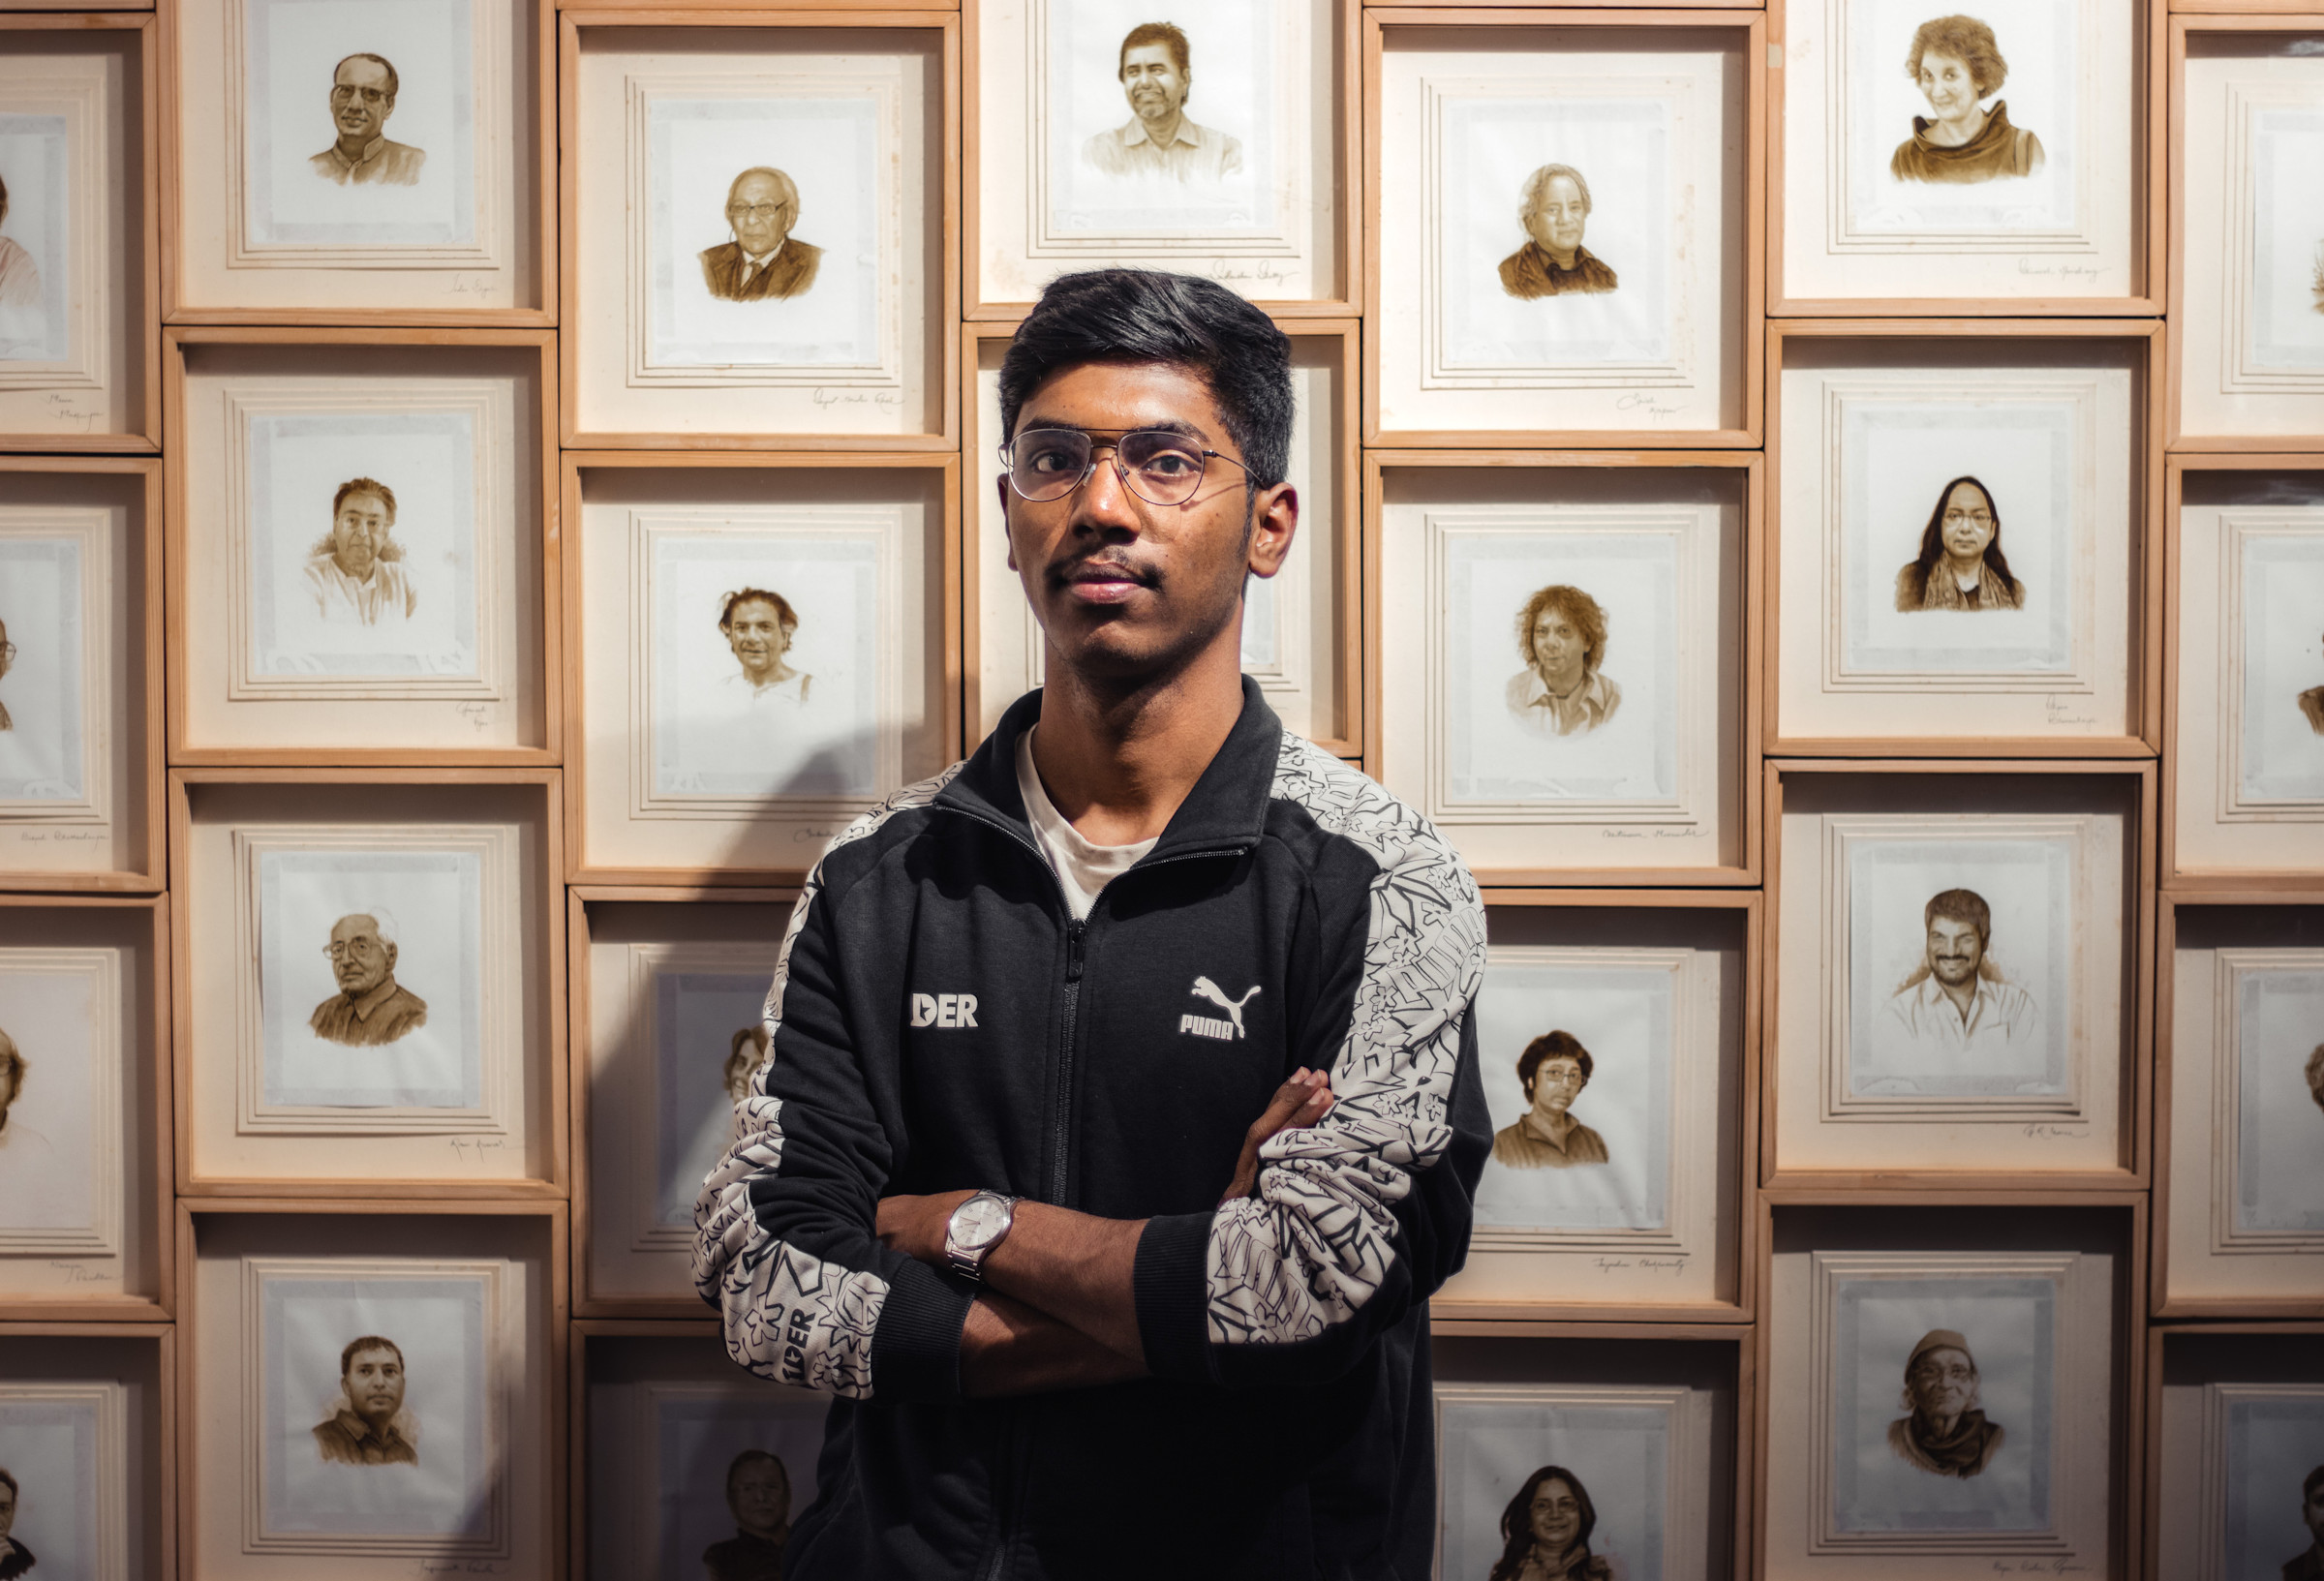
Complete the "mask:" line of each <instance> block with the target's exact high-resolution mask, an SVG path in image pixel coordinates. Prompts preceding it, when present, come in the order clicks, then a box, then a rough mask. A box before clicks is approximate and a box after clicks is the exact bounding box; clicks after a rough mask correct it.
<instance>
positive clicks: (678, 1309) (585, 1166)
mask: <svg viewBox="0 0 2324 1581" xmlns="http://www.w3.org/2000/svg"><path fill="white" fill-rule="evenodd" d="M798 898H799V891H798V890H796V889H702V888H686V887H649V888H630V887H614V886H610V885H604V884H575V885H573V886H572V887H571V888H570V889H568V890H566V927H565V939H566V952H567V961H566V996H567V1000H568V1003H569V1005H570V1007H571V1008H570V1010H569V1012H568V1014H567V1017H566V1020H567V1023H568V1025H569V1026H570V1028H571V1031H570V1035H569V1036H568V1037H567V1039H566V1044H567V1047H568V1049H569V1051H570V1053H569V1057H570V1062H571V1063H570V1071H569V1074H568V1075H567V1077H566V1091H567V1092H569V1093H570V1094H571V1095H572V1099H571V1103H570V1104H569V1105H568V1108H569V1109H570V1110H571V1119H570V1127H569V1137H570V1140H569V1142H568V1143H567V1147H568V1153H567V1156H568V1157H569V1158H570V1159H571V1161H572V1162H571V1176H570V1180H571V1186H572V1204H573V1213H572V1225H573V1246H572V1261H573V1268H572V1291H573V1310H574V1312H575V1313H577V1314H578V1315H580V1316H581V1317H583V1318H591V1319H625V1320H637V1319H661V1320H668V1319H679V1318H697V1317H699V1315H700V1314H701V1312H702V1310H703V1308H702V1302H701V1301H700V1299H699V1298H695V1299H677V1300H663V1299H660V1298H658V1297H655V1296H633V1295H602V1296H600V1295H598V1294H596V1293H595V1292H594V1291H593V1290H592V1289H591V1284H590V1271H589V1253H590V1236H591V1233H592V1221H593V1219H594V1216H595V1207H596V1201H595V1199H594V1197H593V1196H592V1190H593V1187H592V1182H591V1178H590V1167H589V1126H590V1105H591V1099H592V1096H593V1095H592V1094H591V1092H590V1074H591V1073H590V966H589V946H590V925H589V908H590V907H591V906H593V905H602V904H623V905H686V904H700V903H709V904H713V905H789V904H791V903H792V902H794V901H796V900H797V899H798ZM711 1331H714V1332H715V1324H714V1325H713V1326H712V1330H711ZM575 1364H576V1365H578V1364H579V1357H578V1356H576V1357H575Z"/></svg>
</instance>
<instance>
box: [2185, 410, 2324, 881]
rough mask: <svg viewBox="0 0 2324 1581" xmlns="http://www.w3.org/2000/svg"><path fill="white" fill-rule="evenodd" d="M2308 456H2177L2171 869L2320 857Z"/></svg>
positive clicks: (2320, 487)
mask: <svg viewBox="0 0 2324 1581" xmlns="http://www.w3.org/2000/svg"><path fill="white" fill-rule="evenodd" d="M2272 460H2275V461H2286V462H2290V463H2292V464H2293V466H2292V467H2290V468H2279V467H2278V466H2275V465H2272ZM2298 465H2299V458H2297V457H2282V458H2269V457H2266V456H2258V455H2253V456H2234V457H2214V458H2188V460H2186V461H2176V460H2175V461H2174V462H2173V464H2172V466H2171V469H2170V491H2169V493H2170V500H2171V507H2172V508H2173V509H2175V511H2176V512H2177V515H2178V521H2179V531H2178V532H2177V534H2176V535H2175V537H2174V539H2173V543H2172V550H2173V554H2174V557H2175V560H2176V566H2175V570H2176V576H2175V579H2174V582H2173V588H2174V592H2175V594H2176V596H2175V600H2174V602H2173V605H2172V608H2171V611H2170V617H2169V619H2170V632H2171V654H2172V658H2171V674H2170V675H2169V677H2168V679H2167V681H2166V683H2165V684H2166V686H2167V687H2168V690H2169V704H2168V725H2167V728H2166V731H2165V736H2164V740H2165V743H2166V752H2165V756H2164V760H2163V761H2164V762H2165V764H2166V765H2168V768H2169V773H2170V775H2171V813H2170V820H2169V826H2168V830H2167V832H2166V836H2165V838H2166V854H2165V862H2166V865H2167V867H2168V868H2169V870H2170V871H2171V872H2172V873H2173V874H2174V875H2179V874H2192V873H2216V874H2218V875H2219V876H2221V877H2232V878H2233V879H2234V880H2235V881H2237V882H2244V881H2246V880H2249V881H2253V882H2256V883H2258V884H2260V885H2262V886H2265V885H2269V884H2273V883H2278V882H2281V881H2282V877H2281V875H2284V874H2289V873H2296V872H2299V871H2303V870H2307V871H2313V870H2316V869H2318V868H2324V729H2319V727H2318V726H2317V725H2315V724H2314V723H2313V722H2312V721H2311V719H2310V717H2309V716H2310V715H2311V714H2313V715H2314V716H2315V717H2316V718H2318V719H2324V623H2320V622H2316V621H2311V620H2309V618H2308V609H2309V604H2308V603H2307V601H2306V600H2307V599H2308V598H2309V597H2310V596H2311V595H2313V594H2314V593H2317V592H2319V591H2324V471H2313V470H2310V471H2300V470H2297V467H2298ZM2310 625H2314V626H2316V627H2317V629H2316V630H2315V631H2313V632H2309V631H2308V630H2307V627H2309V626H2310ZM2295 881H2296V880H2295Z"/></svg>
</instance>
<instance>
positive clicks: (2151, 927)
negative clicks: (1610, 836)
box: [1759, 758, 2157, 1289]
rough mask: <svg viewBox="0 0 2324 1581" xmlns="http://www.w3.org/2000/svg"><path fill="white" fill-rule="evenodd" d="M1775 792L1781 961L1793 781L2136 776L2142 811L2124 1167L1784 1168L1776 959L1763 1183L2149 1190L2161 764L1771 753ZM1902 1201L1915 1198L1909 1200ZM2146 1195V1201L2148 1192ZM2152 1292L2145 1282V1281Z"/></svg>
mask: <svg viewBox="0 0 2324 1581" xmlns="http://www.w3.org/2000/svg"><path fill="white" fill-rule="evenodd" d="M1765 773H1766V776H1767V789H1766V796H1765V798H1764V805H1765V807H1766V818H1767V836H1766V839H1767V847H1766V849H1767V865H1766V893H1767V895H1768V897H1769V899H1768V902H1767V906H1768V916H1767V937H1768V945H1767V949H1766V952H1765V955H1764V958H1765V959H1766V960H1768V961H1770V962H1773V961H1774V960H1776V959H1777V958H1778V956H1779V952H1780V951H1781V949H1782V943H1781V925H1782V905H1781V895H1782V890H1781V887H1780V886H1781V879H1782V872H1783V843H1784V842H1783V819H1784V786H1785V782H1786V780H1787V779H1788V777H1789V776H1790V775H1882V774H1894V775H1914V776H1916V777H1920V778H1931V779H1933V778H1939V777H1950V778H1967V777H1968V776H1971V775H2014V776H2026V775H2051V776H2088V777H2092V778H2096V779H2101V780H2103V779H2114V780H2118V781H2129V782H2132V783H2134V785H2135V787H2136V802H2137V812H2136V816H2135V818H2134V819H2132V820H2128V822H2129V827H2128V828H2126V829H2125V832H2124V843H2125V846H2126V847H2127V849H2128V854H2129V856H2130V859H2131V871H2130V873H2129V875H2128V878H2127V882H2126V883H2125V899H2126V900H2127V901H2128V902H2129V910H2130V914H2131V917H2132V919H2133V926H2134V927H2136V929H2137V932H2136V935H2135V936H2134V937H2133V938H2131V939H2130V940H2128V941H2127V943H2128V945H2129V949H2128V951H2127V954H2128V957H2129V963H2128V966H2127V968H2126V970H2125V981H2124V983H2123V985H2122V988H2123V991H2124V992H2125V995H2126V997H2127V1000H2128V1009H2127V1014H2126V1015H2125V1026H2124V1031H2125V1035H2126V1041H2127V1048H2126V1049H2123V1050H2121V1051H2119V1052H2118V1053H2117V1054H2116V1056H2115V1057H2116V1058H2117V1060H2118V1061H2119V1062H2120V1063H2119V1065H2118V1069H2120V1070H2121V1071H2122V1072H2123V1073H2124V1075H2125V1077H2126V1078H2127V1079H2125V1080H2124V1082H2123V1084H2122V1087H2121V1090H2120V1096H2119V1099H2118V1103H2119V1105H2120V1118H2119V1121H2118V1125H2119V1140H2118V1146H2117V1152H2116V1157H2117V1161H2118V1166H2117V1168H2115V1169H2113V1170H2103V1171H2079V1170H2029V1171H2005V1170H1975V1171H1938V1170H1918V1169H1902V1170H1861V1171H1846V1170H1833V1171H1824V1170H1789V1171H1787V1170H1783V1169H1781V1168H1779V1167H1778V1164H1777V1152H1776V1142H1777V1137H1776V1130H1777V1101H1778V1094H1777V1090H1776V1080H1777V1070H1778V1066H1779V1063H1780V1061H1781V1058H1782V1055H1781V1052H1780V1049H1781V1039H1782V1022H1781V1019H1780V1018H1781V1004H1780V1000H1781V996H1782V995H1781V989H1782V979H1781V977H1780V976H1779V975H1778V974H1777V972H1776V971H1775V969H1774V968H1773V966H1772V965H1771V966H1770V967H1769V969H1768V972H1767V977H1766V982H1765V984H1764V986H1763V988H1761V991H1760V994H1759V1003H1760V1011H1761V1014H1762V1015H1763V1016H1764V1018H1765V1021H1764V1024H1763V1028H1762V1031H1761V1034H1760V1036H1761V1045H1760V1047H1761V1049H1763V1050H1764V1052H1763V1055H1762V1057H1761V1059H1760V1061H1759V1070H1760V1079H1761V1081H1762V1087H1761V1092H1760V1097H1759V1103H1760V1112H1761V1114H1762V1116H1763V1119H1762V1121H1761V1124H1760V1126H1759V1179H1760V1182H1761V1185H1762V1187H1763V1188H1764V1189H1765V1190H1768V1191H1781V1192H1787V1193H1794V1194H1799V1196H1800V1198H1801V1200H1802V1201H1850V1200H1852V1199H1850V1197H1848V1196H1847V1194H1848V1193H1851V1192H1852V1193H1869V1194H1871V1195H1870V1196H1869V1197H1867V1198H1866V1200H1867V1201H1887V1200H1888V1199H1887V1198H1886V1197H1885V1196H1882V1195H1881V1194H1882V1193H1890V1192H1895V1191H1898V1190H1900V1189H1911V1190H1920V1191H1928V1192H1937V1193H1942V1194H1944V1195H1943V1196H1942V1197H1941V1198H1930V1199H1927V1200H1929V1201H1940V1200H1942V1201H1950V1200H1952V1194H1955V1193H1959V1192H1963V1191H1968V1190H1971V1189H1972V1188H1973V1189H1976V1190H1980V1191H1986V1192H2011V1193H2017V1194H2021V1195H2023V1194H2028V1193H2044V1194H2048V1195H2049V1196H2050V1197H2052V1198H2055V1199H2056V1200H2058V1201H2066V1200H2068V1199H2069V1198H2072V1199H2074V1200H2079V1195H2078V1194H2082V1193H2087V1192H2092V1191H2106V1190H2142V1191H2143V1190H2144V1188H2146V1187H2147V1186H2149V1185H2151V1184H2152V1169H2153V1163H2152V1155H2151V1153H2150V1151H2149V1145H2148V1143H2149V1139H2150V1137H2152V1135H2153V1128H2154V1113H2155V1110H2154V1104H2155V1059H2154V1052H2155V1027H2156V1019H2155V1018H2156V1009H2155V979H2156V955H2155V910H2156V893H2157V891H2156V882H2155V825H2156V794H2155V780H2156V770H2155V765H2154V764H2152V763H2110V762H2105V761H2096V762H2094V761H2091V760H2088V759H2080V760H2070V761H2054V762H2048V763H2038V762H2030V761H2028V760H2026V759H2023V758H2006V759H1989V760H1986V761H1983V762H1976V761H1959V762H1948V763H1912V762H1903V761H1899V760H1895V759H1875V760H1867V761H1860V762H1851V761H1842V760H1833V759H1824V760H1821V761H1808V760H1803V759H1798V758H1769V759H1768V760H1767V763H1766V769H1765ZM1896 1200H1897V1201H1908V1200H1918V1199H1907V1198H1904V1197H1901V1196H1900V1197H1898V1198H1897V1199H1896ZM2141 1201H2144V1198H2143V1197H2142V1198H2141ZM2141 1288H2142V1289H2143V1288H2144V1286H2143V1285H2142V1286H2141Z"/></svg>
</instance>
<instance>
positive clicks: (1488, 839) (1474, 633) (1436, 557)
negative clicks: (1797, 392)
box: [1365, 452, 1758, 883]
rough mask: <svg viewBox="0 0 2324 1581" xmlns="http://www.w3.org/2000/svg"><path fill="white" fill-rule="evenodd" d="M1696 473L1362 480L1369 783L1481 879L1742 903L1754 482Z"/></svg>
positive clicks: (1414, 456) (1750, 469)
mask: <svg viewBox="0 0 2324 1581" xmlns="http://www.w3.org/2000/svg"><path fill="white" fill-rule="evenodd" d="M1576 462H1578V463H1579V464H1578V465H1575V464H1574V463H1576ZM1680 463H1681V464H1680V466H1678V467H1672V468H1651V469H1631V468H1622V469H1616V468H1612V467H1606V466H1603V465H1598V464H1595V463H1593V462H1591V461H1589V460H1588V459H1586V458H1579V457H1569V456H1558V457H1549V456H1544V457H1542V458H1540V465H1538V466H1531V467H1524V468H1503V467H1499V466H1495V467H1493V468H1490V469H1487V468H1483V467H1479V466H1475V465H1473V464H1471V465H1464V464H1461V463H1459V462H1455V461H1453V460H1452V459H1451V458H1447V459H1446V460H1444V461H1442V462H1439V461H1437V460H1436V459H1434V458H1432V457H1431V456H1429V455H1427V454H1426V453H1422V452H1411V453H1404V454H1398V453H1394V452H1391V453H1389V454H1387V455H1385V456H1381V455H1375V456H1372V457H1368V458H1367V460H1366V466H1367V489H1369V490H1376V491H1377V492H1376V493H1373V494H1372V495H1371V496H1370V498H1372V499H1373V500H1376V501H1377V502H1378V504H1377V506H1376V508H1375V509H1373V510H1371V511H1369V512H1367V516H1368V518H1369V520H1370V521H1372V522H1373V523H1375V524H1377V525H1376V527H1375V528H1374V531H1375V532H1377V537H1376V539H1375V540H1374V541H1373V542H1372V543H1371V544H1369V545H1367V548H1366V555H1367V562H1368V565H1369V566H1370V574H1368V575H1367V577H1366V588H1367V593H1366V596H1367V597H1371V598H1373V599H1375V600H1376V603H1375V607H1376V608H1377V610H1378V619H1379V623H1380V624H1379V629H1380V675H1381V682H1380V686H1379V691H1378V695H1379V697H1380V703H1379V711H1380V712H1379V718H1378V734H1377V735H1369V734H1367V737H1366V741H1367V744H1368V745H1369V751H1368V753H1367V757H1366V762H1365V766H1366V769H1367V771H1368V772H1370V773H1371V774H1373V775H1376V776H1377V777H1378V778H1379V779H1380V780H1381V782H1382V783H1384V784H1386V785H1387V786H1388V787H1389V789H1391V791H1394V792H1395V793H1396V794H1397V795H1398V796H1400V797H1402V798H1403V799H1404V800H1405V801H1406V802H1407V803H1408V804H1410V805H1412V806H1417V807H1419V808H1421V809H1422V811H1423V812H1424V813H1425V814H1426V815H1427V816H1428V818H1429V819H1430V820H1432V821H1433V822H1434V823H1435V824H1436V825H1437V827H1438V828H1440V829H1441V830H1443V831H1444V832H1445V834H1446V835H1447V836H1449V837H1450V838H1451V839H1452V842H1453V844H1454V845H1455V846H1456V847H1458V848H1459V850H1460V853H1461V855H1462V856H1463V857H1464V858H1465V859H1466V860H1467V861H1468V863H1469V865H1470V867H1472V868H1474V869H1475V870H1476V871H1477V872H1478V874H1479V876H1480V878H1481V880H1482V881H1483V882H1485V883H1535V882H1571V881H1575V879H1576V878H1585V879H1598V880H1600V881H1603V882H1621V881H1623V880H1621V879H1619V878H1616V877H1614V876H1612V875H1613V874H1616V873H1632V872H1637V873H1647V872H1651V873H1653V874H1654V875H1655V876H1654V877H1653V878H1652V879H1651V880H1644V881H1647V882H1654V883H1673V882H1675V883H1689V882H1692V883H1706V882H1735V881H1737V880H1738V879H1740V878H1741V876H1742V874H1743V873H1744V872H1745V871H1746V870H1747V869H1748V868H1749V867H1751V865H1752V852H1751V842H1750V836H1749V835H1748V834H1747V819H1746V817H1745V812H1744V807H1745V802H1746V799H1747V797H1748V796H1749V795H1750V794H1751V792H1752V787H1751V786H1750V784H1749V783H1748V776H1747V775H1745V774H1744V772H1743V766H1742V750H1743V748H1742V743H1743V741H1744V739H1745V714H1746V710H1747V696H1746V693H1747V690H1748V688H1747V686H1746V684H1745V677H1744V672H1745V668H1746V666H1745V662H1744V655H1745V653H1746V651H1747V646H1748V643H1749V640H1750V639H1749V636H1748V633H1747V631H1746V619H1745V611H1744V608H1743V545H1744V532H1745V524H1746V522H1747V520H1748V518H1749V516H1750V514H1751V512H1752V510H1753V508H1754V505H1753V502H1754V500H1755V498H1756V491H1757V484H1758V473H1757V471H1756V467H1757V463H1756V461H1754V460H1743V459H1740V458H1738V459H1737V460H1735V461H1733V462H1726V461H1722V460H1720V459H1719V458H1717V457H1716V456H1703V457H1696V458H1680Z"/></svg>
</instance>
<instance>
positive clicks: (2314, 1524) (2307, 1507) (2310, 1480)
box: [2283, 1466, 2324, 1581]
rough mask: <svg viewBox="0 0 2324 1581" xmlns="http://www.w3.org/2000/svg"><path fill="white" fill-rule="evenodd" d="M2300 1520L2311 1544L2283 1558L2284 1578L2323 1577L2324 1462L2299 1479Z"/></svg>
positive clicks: (2311, 1580)
mask: <svg viewBox="0 0 2324 1581" xmlns="http://www.w3.org/2000/svg"><path fill="white" fill-rule="evenodd" d="M2300 1524H2301V1525H2302V1526H2305V1527H2307V1528H2308V1537H2309V1541H2308V1546H2307V1547H2305V1548H2303V1549H2301V1550H2300V1551H2299V1552H2298V1553H2296V1554H2294V1555H2293V1556H2292V1557H2291V1558H2289V1559H2287V1560H2285V1561H2284V1562H2283V1581H2324V1466H2318V1467H2316V1468H2314V1469H2313V1470H2311V1471H2310V1472H2309V1474H2308V1475H2306V1476H2304V1477H2302V1478H2301V1479H2300Z"/></svg>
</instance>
